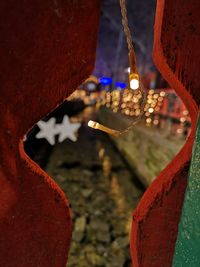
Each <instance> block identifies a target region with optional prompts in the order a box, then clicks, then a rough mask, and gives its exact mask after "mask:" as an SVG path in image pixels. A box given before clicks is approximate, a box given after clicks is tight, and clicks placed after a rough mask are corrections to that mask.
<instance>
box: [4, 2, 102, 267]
mask: <svg viewBox="0 0 200 267" xmlns="http://www.w3.org/2000/svg"><path fill="white" fill-rule="evenodd" d="M99 2H100V1H98V0H93V1H90V0H79V1H71V0H65V1H64V0H52V1H49V0H42V1H41V0H29V1H14V0H2V1H0V25H1V26H0V36H1V42H0V55H1V61H0V86H1V94H0V110H1V116H0V125H1V127H0V151H1V153H0V203H1V205H0V266H2V267H36V266H37V267H39V266H41V267H64V266H66V260H67V253H68V249H69V243H70V238H71V217H70V211H69V206H68V201H67V199H66V197H65V195H64V193H63V192H62V191H61V190H60V189H59V188H58V186H57V185H56V184H55V182H54V181H53V180H52V179H51V178H50V177H48V175H47V174H46V173H44V172H43V171H42V170H41V169H40V168H39V167H38V166H37V165H36V164H35V163H34V162H32V161H31V160H30V159H29V158H28V157H27V155H26V154H25V152H24V149H23V142H22V138H23V136H24V134H26V132H27V131H28V130H29V129H30V128H31V127H32V126H33V125H34V124H35V123H36V122H37V121H38V120H40V119H41V118H42V117H43V116H45V115H47V114H48V113H49V112H50V111H52V110H53V109H54V108H55V107H56V106H57V105H58V104H60V103H61V102H62V101H63V100H64V99H65V98H66V97H67V96H69V94H70V93H71V92H72V91H73V90H75V89H76V87H77V86H78V85H79V84H80V83H81V82H83V80H84V79H86V78H87V77H88V76H89V74H90V73H91V72H92V69H93V64H94V57H95V48H96V33H97V28H98V20H99V10H100V6H99V5H100V4H99Z"/></svg>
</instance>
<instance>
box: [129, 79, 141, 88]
mask: <svg viewBox="0 0 200 267" xmlns="http://www.w3.org/2000/svg"><path fill="white" fill-rule="evenodd" d="M130 88H131V89H133V90H137V89H138V88H139V80H138V79H132V80H130Z"/></svg>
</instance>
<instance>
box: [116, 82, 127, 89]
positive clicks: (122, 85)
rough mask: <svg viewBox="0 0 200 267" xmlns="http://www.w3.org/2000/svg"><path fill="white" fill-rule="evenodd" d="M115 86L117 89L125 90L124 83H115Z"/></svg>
mask: <svg viewBox="0 0 200 267" xmlns="http://www.w3.org/2000/svg"><path fill="white" fill-rule="evenodd" d="M115 86H116V87H117V88H121V89H125V88H126V83H121V82H116V83H115Z"/></svg>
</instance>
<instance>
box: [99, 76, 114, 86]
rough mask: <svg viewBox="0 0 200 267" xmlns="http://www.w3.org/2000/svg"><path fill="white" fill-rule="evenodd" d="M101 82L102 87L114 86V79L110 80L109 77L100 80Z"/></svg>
mask: <svg viewBox="0 0 200 267" xmlns="http://www.w3.org/2000/svg"><path fill="white" fill-rule="evenodd" d="M99 82H100V83H101V84H102V85H109V84H112V78H109V77H102V78H100V79H99Z"/></svg>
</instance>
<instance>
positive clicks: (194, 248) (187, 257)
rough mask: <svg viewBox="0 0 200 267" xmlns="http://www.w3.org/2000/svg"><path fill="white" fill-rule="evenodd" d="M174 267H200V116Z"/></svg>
mask: <svg viewBox="0 0 200 267" xmlns="http://www.w3.org/2000/svg"><path fill="white" fill-rule="evenodd" d="M172 266H173V267H200V116H199V120H198V125H197V131H196V137H195V142H194V146H193V152H192V161H191V164H190V171H189V176H188V184H187V189H186V193H185V199H184V204H183V210H182V216H181V221H180V224H179V231H178V238H177V242H176V247H175V253H174V258H173V265H172Z"/></svg>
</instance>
